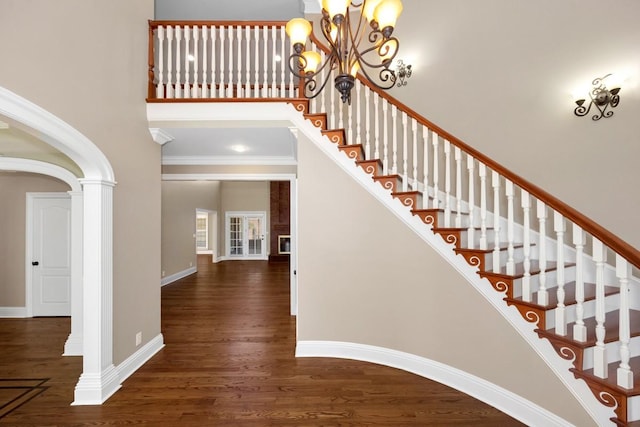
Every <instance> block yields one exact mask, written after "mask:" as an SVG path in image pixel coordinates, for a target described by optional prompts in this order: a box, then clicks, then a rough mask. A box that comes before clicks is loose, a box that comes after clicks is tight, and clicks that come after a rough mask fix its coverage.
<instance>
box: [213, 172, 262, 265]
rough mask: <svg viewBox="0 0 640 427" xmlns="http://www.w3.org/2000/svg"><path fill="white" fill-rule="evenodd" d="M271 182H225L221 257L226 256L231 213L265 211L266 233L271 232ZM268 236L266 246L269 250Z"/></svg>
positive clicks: (221, 192) (222, 191)
mask: <svg viewBox="0 0 640 427" xmlns="http://www.w3.org/2000/svg"><path fill="white" fill-rule="evenodd" d="M269 201H270V198H269V182H268V181H223V182H222V183H221V186H220V203H221V207H222V209H221V212H220V213H219V215H218V222H219V228H218V230H219V233H218V236H220V239H219V240H220V241H219V244H220V255H223V256H224V255H226V253H227V249H226V238H225V215H226V213H227V212H230V211H263V212H265V214H266V218H267V221H266V224H265V225H264V226H265V231H266V232H268V230H269ZM268 241H269V239H268V236H267V235H265V240H264V244H265V245H267V251H268V250H269V245H268V244H267V242H268ZM267 255H268V252H267Z"/></svg>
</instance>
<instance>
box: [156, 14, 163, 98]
mask: <svg viewBox="0 0 640 427" xmlns="http://www.w3.org/2000/svg"><path fill="white" fill-rule="evenodd" d="M156 36H157V37H158V63H157V64H156V65H157V66H156V70H157V71H156V77H157V79H158V84H157V85H156V98H164V81H163V80H164V75H163V72H164V51H163V48H164V27H163V26H162V25H159V26H158V29H157V30H156Z"/></svg>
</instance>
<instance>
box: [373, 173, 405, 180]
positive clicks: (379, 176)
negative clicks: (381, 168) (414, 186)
mask: <svg viewBox="0 0 640 427" xmlns="http://www.w3.org/2000/svg"><path fill="white" fill-rule="evenodd" d="M373 179H375V180H378V179H398V180H400V181H402V176H400V175H398V174H397V173H396V174H393V175H376V176H374V177H373Z"/></svg>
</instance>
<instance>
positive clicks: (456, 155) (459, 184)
mask: <svg viewBox="0 0 640 427" xmlns="http://www.w3.org/2000/svg"><path fill="white" fill-rule="evenodd" d="M453 158H454V159H455V162H456V220H455V224H456V227H457V228H460V227H462V212H461V211H462V151H461V150H460V148H458V147H453Z"/></svg>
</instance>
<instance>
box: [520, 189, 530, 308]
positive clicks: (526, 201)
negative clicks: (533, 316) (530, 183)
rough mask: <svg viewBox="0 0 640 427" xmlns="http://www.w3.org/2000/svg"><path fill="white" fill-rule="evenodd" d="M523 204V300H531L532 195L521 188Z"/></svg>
mask: <svg viewBox="0 0 640 427" xmlns="http://www.w3.org/2000/svg"><path fill="white" fill-rule="evenodd" d="M520 197H521V199H522V200H521V205H522V225H523V227H522V245H523V246H522V251H523V256H524V260H523V265H522V267H523V270H524V274H523V276H522V300H523V301H526V302H530V301H531V219H530V216H531V197H530V196H529V193H528V192H527V191H525V190H522V189H521V190H520Z"/></svg>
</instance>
